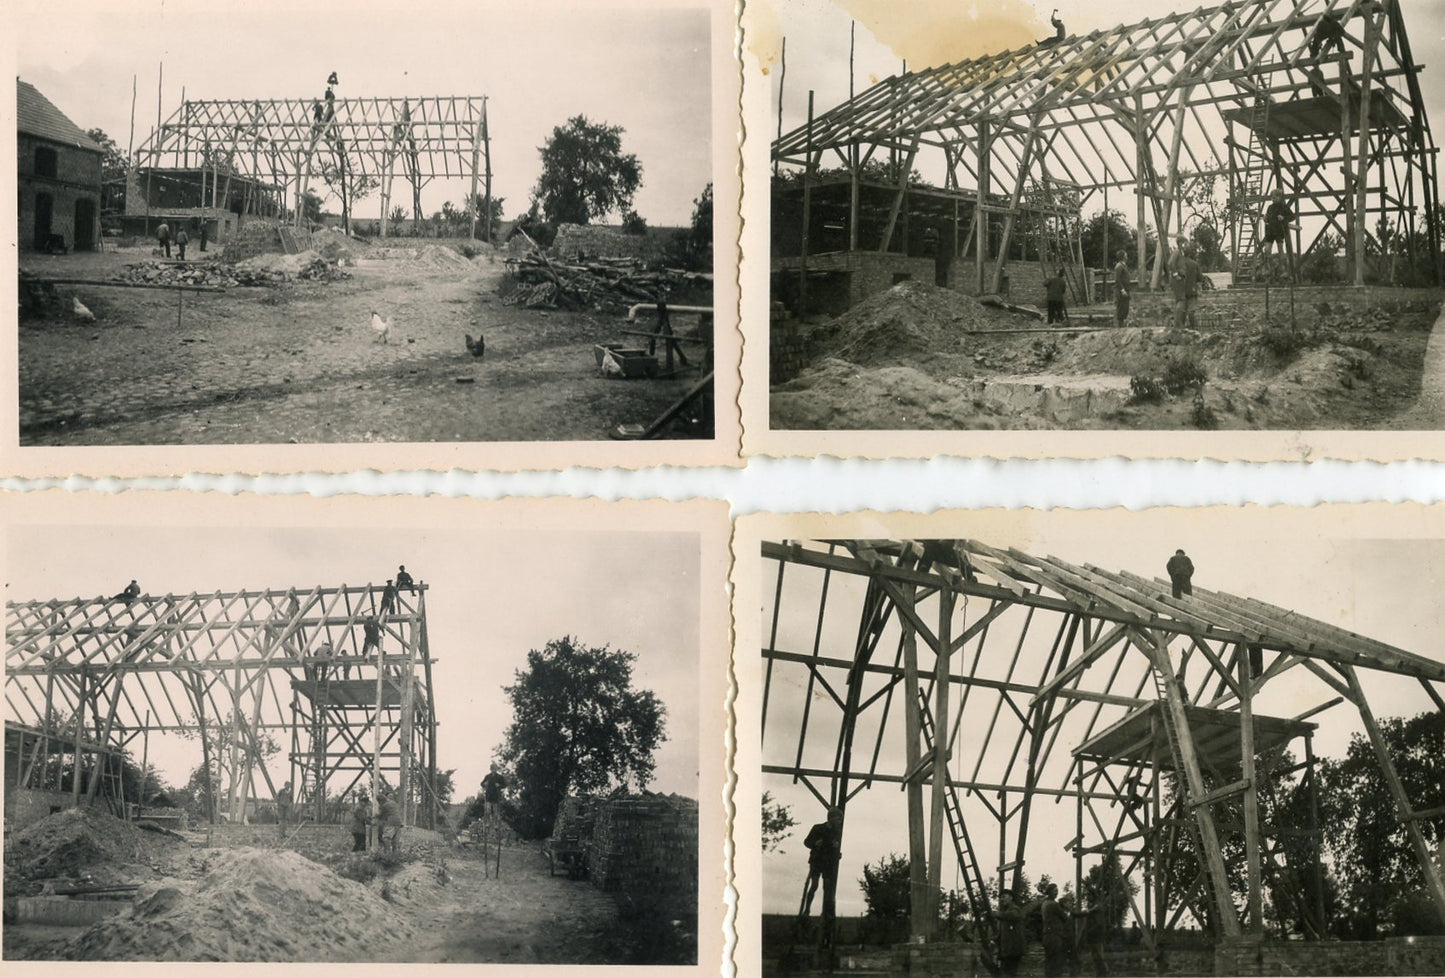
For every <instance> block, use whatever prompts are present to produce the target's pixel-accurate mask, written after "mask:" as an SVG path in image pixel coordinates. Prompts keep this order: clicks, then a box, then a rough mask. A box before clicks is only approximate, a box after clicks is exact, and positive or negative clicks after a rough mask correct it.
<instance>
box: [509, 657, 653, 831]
mask: <svg viewBox="0 0 1445 978" xmlns="http://www.w3.org/2000/svg"><path fill="white" fill-rule="evenodd" d="M636 659H637V657H636V656H635V655H634V654H633V653H631V652H625V651H623V650H621V649H618V650H613V649H611V648H609V647H607V646H605V645H604V646H602V647H600V648H590V647H587V646H584V645H582V644H581V643H580V642H578V641H577V640H576V639H575V638H573V637H571V636H564V637H563V638H560V639H556V640H553V641H551V642H548V643H547V645H546V647H545V648H543V649H541V650H540V651H539V650H537V649H531V650H529V651H528V652H527V668H526V669H525V670H519V671H518V672H517V673H516V681H515V682H514V683H513V684H512V685H510V686H506V687H504V691H505V692H506V694H507V696H508V698H509V699H511V701H512V723H511V726H509V727H508V728H507V732H506V736H505V739H504V741H503V743H502V747H501V749H500V750H499V751H498V756H499V757H500V758H501V760H502V761H503V762H504V763H505V764H507V765H508V766H509V767H510V768H511V769H512V771H513V774H514V778H515V784H514V787H515V789H516V798H517V804H518V808H519V812H518V814H519V819H520V824H518V825H517V829H518V831H520V832H521V833H522V834H524V835H527V836H530V837H534V838H535V837H540V836H544V835H546V834H547V833H548V832H550V831H551V828H552V823H553V822H554V821H555V820H556V817H557V809H558V808H559V807H561V804H562V801H563V799H565V798H566V797H567V796H568V795H569V794H580V793H590V792H601V791H607V790H611V789H613V788H616V787H627V786H628V785H629V784H631V785H634V786H635V787H636V788H637V789H639V790H640V789H642V788H644V787H646V786H647V784H648V782H650V781H651V780H652V773H653V768H654V762H653V756H652V755H653V751H655V750H656V749H657V747H658V745H659V744H661V743H662V742H663V740H665V739H666V732H665V729H664V726H665V724H664V720H665V714H666V709H665V708H664V707H663V705H662V703H661V702H660V701H659V700H658V698H657V697H656V696H655V695H654V694H653V693H652V692H651V691H650V690H644V689H634V688H633V686H632V664H633V663H634V662H635V661H636Z"/></svg>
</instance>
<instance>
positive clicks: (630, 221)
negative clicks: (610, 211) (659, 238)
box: [622, 210, 647, 236]
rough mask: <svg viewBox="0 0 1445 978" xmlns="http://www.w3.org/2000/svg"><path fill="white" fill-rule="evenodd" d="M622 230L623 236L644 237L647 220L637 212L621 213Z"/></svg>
mask: <svg viewBox="0 0 1445 978" xmlns="http://www.w3.org/2000/svg"><path fill="white" fill-rule="evenodd" d="M622 230H623V232H624V233H625V234H636V235H639V236H641V235H644V234H646V233H647V219H646V218H645V217H643V216H642V215H641V214H639V213H637V211H633V210H629V211H623V213H622Z"/></svg>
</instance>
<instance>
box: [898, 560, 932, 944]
mask: <svg viewBox="0 0 1445 978" xmlns="http://www.w3.org/2000/svg"><path fill="white" fill-rule="evenodd" d="M902 591H903V605H902V607H903V614H902V615H900V619H899V620H900V622H901V623H902V626H903V701H904V710H903V718H904V723H903V726H904V736H905V737H906V738H907V739H906V741H905V744H904V755H903V756H904V760H905V762H906V764H907V771H908V773H909V775H910V778H909V780H908V783H907V784H906V785H905V787H904V792H905V794H906V795H907V800H908V865H909V877H908V895H909V906H910V907H912V908H913V911H914V912H913V914H912V915H911V918H910V922H909V930H910V933H911V934H912V935H913V937H914V938H915V939H924V938H926V937H927V936H928V931H927V929H926V927H925V924H926V921H925V920H924V915H923V913H922V909H923V908H924V907H926V906H927V905H928V867H927V858H928V857H927V854H926V846H925V841H924V834H923V785H922V784H920V783H919V781H918V777H917V773H918V765H919V763H920V761H921V759H922V758H921V753H922V752H921V751H920V750H919V740H920V739H921V735H922V733H921V728H922V724H921V722H920V717H919V709H920V704H919V700H918V695H919V689H918V633H917V632H916V631H915V630H914V628H913V624H912V620H913V617H912V615H910V614H908V612H911V611H912V610H913V598H914V594H915V593H916V592H915V589H914V586H913V585H912V584H904V585H902Z"/></svg>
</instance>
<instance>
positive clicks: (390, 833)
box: [376, 787, 401, 854]
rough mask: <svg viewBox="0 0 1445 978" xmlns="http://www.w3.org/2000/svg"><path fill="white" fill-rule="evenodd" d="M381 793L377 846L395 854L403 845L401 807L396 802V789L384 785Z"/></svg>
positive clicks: (378, 811) (383, 850)
mask: <svg viewBox="0 0 1445 978" xmlns="http://www.w3.org/2000/svg"><path fill="white" fill-rule="evenodd" d="M379 794H380V797H381V805H380V807H379V808H378V810H377V813H376V814H377V830H376V847H377V848H378V849H380V850H381V851H382V852H390V853H392V854H395V853H396V852H397V850H398V849H399V848H400V847H401V807H400V806H399V805H398V804H397V802H396V792H395V791H388V790H387V789H386V788H384V787H383V788H382V789H381V791H380V792H379Z"/></svg>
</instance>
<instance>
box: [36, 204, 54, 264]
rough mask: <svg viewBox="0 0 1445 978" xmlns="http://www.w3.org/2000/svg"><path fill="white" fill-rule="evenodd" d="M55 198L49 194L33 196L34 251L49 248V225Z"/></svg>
mask: <svg viewBox="0 0 1445 978" xmlns="http://www.w3.org/2000/svg"><path fill="white" fill-rule="evenodd" d="M54 212H55V198H54V197H51V196H50V195H49V194H36V195H35V240H34V242H33V244H34V246H35V250H36V251H46V250H47V249H49V247H50V225H51V221H52V219H53V218H54Z"/></svg>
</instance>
